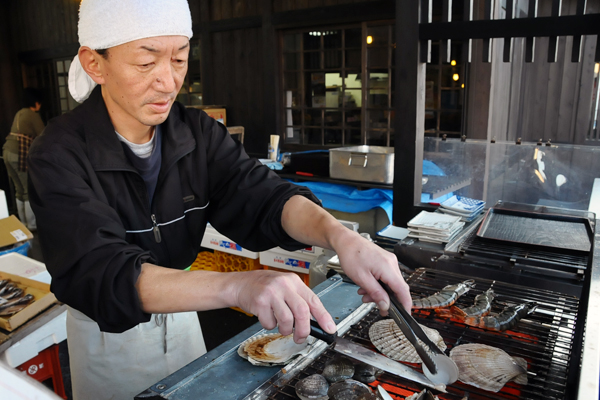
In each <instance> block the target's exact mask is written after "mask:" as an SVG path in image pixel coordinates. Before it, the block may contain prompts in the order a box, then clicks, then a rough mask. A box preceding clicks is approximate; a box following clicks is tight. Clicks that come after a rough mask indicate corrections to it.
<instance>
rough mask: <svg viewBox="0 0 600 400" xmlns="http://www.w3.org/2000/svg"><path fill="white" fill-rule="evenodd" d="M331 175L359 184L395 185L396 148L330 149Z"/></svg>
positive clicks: (356, 147)
mask: <svg viewBox="0 0 600 400" xmlns="http://www.w3.org/2000/svg"><path fill="white" fill-rule="evenodd" d="M329 175H330V176H331V177H332V178H335V179H346V180H351V181H359V182H376V183H385V184H391V183H394V148H393V147H382V146H352V147H338V148H335V149H329Z"/></svg>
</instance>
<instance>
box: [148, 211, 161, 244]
mask: <svg viewBox="0 0 600 400" xmlns="http://www.w3.org/2000/svg"><path fill="white" fill-rule="evenodd" d="M150 218H152V232H154V240H156V243H160V242H161V241H162V237H161V236H160V229H159V228H158V224H157V223H156V216H155V215H154V214H152V215H151V216H150Z"/></svg>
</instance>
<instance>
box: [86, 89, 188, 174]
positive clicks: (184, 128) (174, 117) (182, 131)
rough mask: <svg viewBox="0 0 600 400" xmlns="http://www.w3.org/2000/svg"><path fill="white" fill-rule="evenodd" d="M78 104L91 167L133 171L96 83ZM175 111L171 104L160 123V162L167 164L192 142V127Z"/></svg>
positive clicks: (177, 109)
mask: <svg viewBox="0 0 600 400" xmlns="http://www.w3.org/2000/svg"><path fill="white" fill-rule="evenodd" d="M81 108H82V110H81V111H82V117H83V118H84V119H85V120H84V121H83V124H84V125H83V126H84V136H85V141H86V144H87V150H88V157H89V160H90V162H91V164H92V166H93V168H94V170H96V171H100V170H132V171H135V169H134V168H133V166H132V165H131V163H130V162H129V160H128V159H127V157H126V156H125V152H124V151H123V147H122V145H121V142H120V141H119V139H118V138H117V135H116V134H115V128H114V126H113V124H112V122H111V120H110V117H109V115H108V110H107V109H106V105H105V104H104V99H103V98H102V92H101V88H100V85H98V86H97V87H96V88H95V89H94V90H93V91H92V93H91V94H90V97H89V98H88V99H87V100H86V101H85V102H84V103H83V104H82V105H81ZM179 111H181V110H180V108H179V107H178V106H177V104H174V105H173V106H172V107H171V111H170V112H169V116H168V117H167V119H166V121H165V122H163V123H162V124H161V129H162V136H163V142H162V153H163V155H162V165H163V166H167V165H169V164H170V163H171V162H172V161H174V160H176V159H178V158H179V157H181V156H182V155H183V154H186V153H188V152H190V151H191V150H192V149H194V148H195V146H196V141H195V140H194V137H193V135H192V131H191V130H190V128H189V127H188V125H187V124H185V123H184V121H182V119H181V118H180V112H179Z"/></svg>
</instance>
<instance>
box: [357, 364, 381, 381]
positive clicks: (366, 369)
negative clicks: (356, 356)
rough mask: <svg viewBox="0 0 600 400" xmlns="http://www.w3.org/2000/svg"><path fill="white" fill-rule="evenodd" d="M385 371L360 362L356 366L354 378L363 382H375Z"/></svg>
mask: <svg viewBox="0 0 600 400" xmlns="http://www.w3.org/2000/svg"><path fill="white" fill-rule="evenodd" d="M381 374H383V371H382V370H380V369H378V368H375V367H374V366H372V365H369V364H364V363H360V364H357V365H355V366H354V376H352V379H354V380H356V381H359V382H362V383H372V382H375V381H376V380H377V379H378V378H379V376H380V375H381Z"/></svg>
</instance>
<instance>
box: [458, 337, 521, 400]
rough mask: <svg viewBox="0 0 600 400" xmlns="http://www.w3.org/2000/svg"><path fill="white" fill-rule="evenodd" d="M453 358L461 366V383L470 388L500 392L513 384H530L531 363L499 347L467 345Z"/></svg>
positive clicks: (460, 347) (459, 377) (459, 368)
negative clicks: (507, 384) (507, 385)
mask: <svg viewBox="0 0 600 400" xmlns="http://www.w3.org/2000/svg"><path fill="white" fill-rule="evenodd" d="M450 358H452V360H453V361H454V362H455V363H456V365H457V366H458V371H459V376H458V380H459V381H461V382H463V383H466V384H468V385H473V386H475V387H478V388H481V389H484V390H489V391H491V392H498V391H499V390H500V389H502V387H504V385H505V384H506V383H507V382H509V381H515V382H516V383H518V384H520V385H526V384H527V361H525V360H524V359H523V358H520V357H511V356H510V355H508V354H507V353H506V352H505V351H504V350H501V349H498V348H496V347H492V346H487V345H484V344H476V343H471V344H463V345H460V346H456V347H455V348H453V349H452V351H450Z"/></svg>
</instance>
